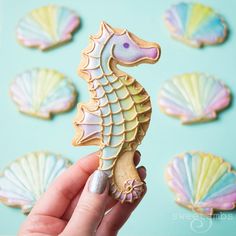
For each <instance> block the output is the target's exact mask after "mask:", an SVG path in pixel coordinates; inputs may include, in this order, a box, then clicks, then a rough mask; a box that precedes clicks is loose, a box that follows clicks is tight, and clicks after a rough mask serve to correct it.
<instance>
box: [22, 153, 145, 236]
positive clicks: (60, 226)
mask: <svg viewBox="0 0 236 236" xmlns="http://www.w3.org/2000/svg"><path fill="white" fill-rule="evenodd" d="M139 161H140V153H139V152H136V153H135V156H134V163H135V165H138V163H139ZM98 165H99V159H98V153H93V154H90V155H88V156H87V157H85V158H82V159H80V160H79V161H78V162H77V163H76V164H75V165H73V166H71V167H70V168H69V169H68V170H67V171H65V172H64V173H63V174H62V175H61V176H59V177H58V178H57V179H56V180H55V182H54V183H53V184H52V185H51V187H50V188H49V189H48V191H47V192H46V193H45V194H44V195H43V196H42V197H41V199H40V200H39V201H38V202H37V203H36V205H35V207H34V208H33V209H32V211H31V213H30V214H29V215H28V217H27V219H26V221H25V222H24V223H23V224H22V226H21V228H20V231H19V234H18V235H19V236H49V235H50V236H52V235H55V236H56V235H60V236H92V235H96V236H115V235H117V233H118V231H119V230H120V228H121V227H122V226H123V225H124V224H125V222H126V221H127V220H128V218H129V217H130V215H131V213H132V212H133V211H134V209H135V208H136V207H137V206H138V204H139V203H140V201H141V199H139V200H137V201H135V202H134V203H132V204H130V203H123V204H121V203H120V202H117V201H115V200H114V199H112V198H111V197H110V196H109V194H108V192H109V191H108V183H107V187H106V189H105V191H104V192H103V193H102V194H98V193H91V192H89V188H88V183H89V179H90V177H91V175H92V174H93V172H94V171H95V170H96V169H97V167H98ZM137 170H138V173H139V175H140V178H141V179H142V180H144V179H145V177H146V169H145V167H139V168H137ZM145 192H146V191H145ZM144 194H145V193H144Z"/></svg>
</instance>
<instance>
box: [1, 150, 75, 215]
mask: <svg viewBox="0 0 236 236" xmlns="http://www.w3.org/2000/svg"><path fill="white" fill-rule="evenodd" d="M70 165H71V163H70V161H69V160H68V159H64V158H62V157H61V156H60V155H56V154H53V153H48V152H33V153H29V154H27V155H25V156H23V157H20V158H18V159H17V160H15V161H13V162H12V163H11V164H10V165H9V166H8V167H6V168H5V169H4V170H3V171H2V172H1V173H0V201H1V202H2V203H4V204H6V205H7V206H11V207H18V208H21V210H22V212H23V213H25V214H27V213H29V212H30V211H31V209H32V208H33V206H34V204H35V202H36V201H37V200H38V199H39V198H40V197H41V196H42V194H43V193H44V192H45V191H46V190H47V189H48V187H49V186H50V184H51V183H52V182H53V181H54V179H55V178H56V177H57V176H59V175H60V174H61V173H62V172H63V171H65V170H66V169H67V168H68V167H69V166H70Z"/></svg>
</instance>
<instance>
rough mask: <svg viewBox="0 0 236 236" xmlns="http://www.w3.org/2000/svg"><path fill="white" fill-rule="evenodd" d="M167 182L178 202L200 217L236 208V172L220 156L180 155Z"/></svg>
mask: <svg viewBox="0 0 236 236" xmlns="http://www.w3.org/2000/svg"><path fill="white" fill-rule="evenodd" d="M166 179H167V183H168V185H169V187H170V188H171V190H172V191H173V192H174V193H175V200H176V202H177V203H178V204H180V205H181V206H184V207H186V208H188V209H190V210H193V211H195V212H197V213H199V214H202V215H205V216H212V215H213V213H214V211H215V210H219V211H228V210H233V209H234V208H235V204H236V172H235V171H232V170H231V165H230V164H229V163H227V162H225V161H224V160H222V159H221V158H220V157H217V156H214V155H212V154H209V153H208V154H207V153H202V152H187V153H184V154H181V155H177V156H176V157H174V158H173V160H172V161H171V163H170V164H169V165H168V167H167V170H166Z"/></svg>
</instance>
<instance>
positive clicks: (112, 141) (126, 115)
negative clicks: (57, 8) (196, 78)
mask: <svg viewBox="0 0 236 236" xmlns="http://www.w3.org/2000/svg"><path fill="white" fill-rule="evenodd" d="M159 57H160V47H159V45H158V44H156V43H149V42H146V41H143V40H141V39H139V38H138V37H136V36H135V35H133V34H132V33H130V32H128V31H127V30H120V29H115V28H112V27H111V26H109V25H108V24H106V23H102V24H101V29H100V32H99V34H98V35H96V36H92V37H91V38H90V44H89V46H88V48H87V49H85V50H84V51H83V54H82V61H81V64H80V66H79V74H80V76H81V77H82V78H84V79H85V80H86V81H87V83H88V86H89V92H90V96H91V100H90V102H88V103H80V104H79V105H78V114H77V117H76V119H75V121H74V125H75V128H76V136H75V138H74V140H73V144H74V145H76V146H80V145H81V146H82V145H98V146H100V166H99V169H100V170H103V171H104V172H105V173H106V174H107V175H108V176H109V177H110V190H111V194H112V195H113V197H114V198H116V199H118V200H119V201H121V202H133V201H134V200H135V199H137V198H139V197H140V196H141V195H142V193H143V190H144V183H143V182H142V181H141V179H140V177H139V175H138V173H137V170H136V168H135V166H134V164H133V156H134V152H135V150H136V148H137V146H138V145H139V144H140V143H141V141H142V139H143V138H144V135H145V133H146V131H147V129H148V125H149V121H150V116H151V103H150V98H149V95H148V94H147V92H146V91H145V89H144V88H143V87H142V86H141V85H140V84H139V83H138V82H137V81H136V80H135V79H134V78H132V77H131V76H129V75H127V74H126V73H125V72H122V71H121V70H120V69H118V67H117V64H120V65H123V66H136V65H138V64H140V63H155V62H156V61H157V60H158V59H159Z"/></svg>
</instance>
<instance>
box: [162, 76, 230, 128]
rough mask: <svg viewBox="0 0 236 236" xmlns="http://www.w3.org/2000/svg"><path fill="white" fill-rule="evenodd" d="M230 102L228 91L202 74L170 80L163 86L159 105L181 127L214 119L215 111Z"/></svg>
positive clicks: (222, 85) (221, 84) (213, 79)
mask: <svg viewBox="0 0 236 236" xmlns="http://www.w3.org/2000/svg"><path fill="white" fill-rule="evenodd" d="M229 103H230V91H229V89H228V88H227V87H226V86H225V85H224V84H223V83H222V82H221V81H219V80H216V79H215V78H214V77H212V76H210V75H206V74H202V73H190V74H183V75H179V76H175V77H173V78H172V79H171V80H169V81H167V82H166V83H165V84H164V86H163V87H162V89H161V91H160V94H159V97H158V104H159V106H160V108H161V110H162V111H163V112H164V113H166V114H167V115H170V116H175V117H178V118H179V119H181V121H182V123H183V124H189V123H194V122H204V121H209V120H213V119H215V118H216V117H217V111H220V110H222V109H224V108H226V107H227V106H228V105H229Z"/></svg>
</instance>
